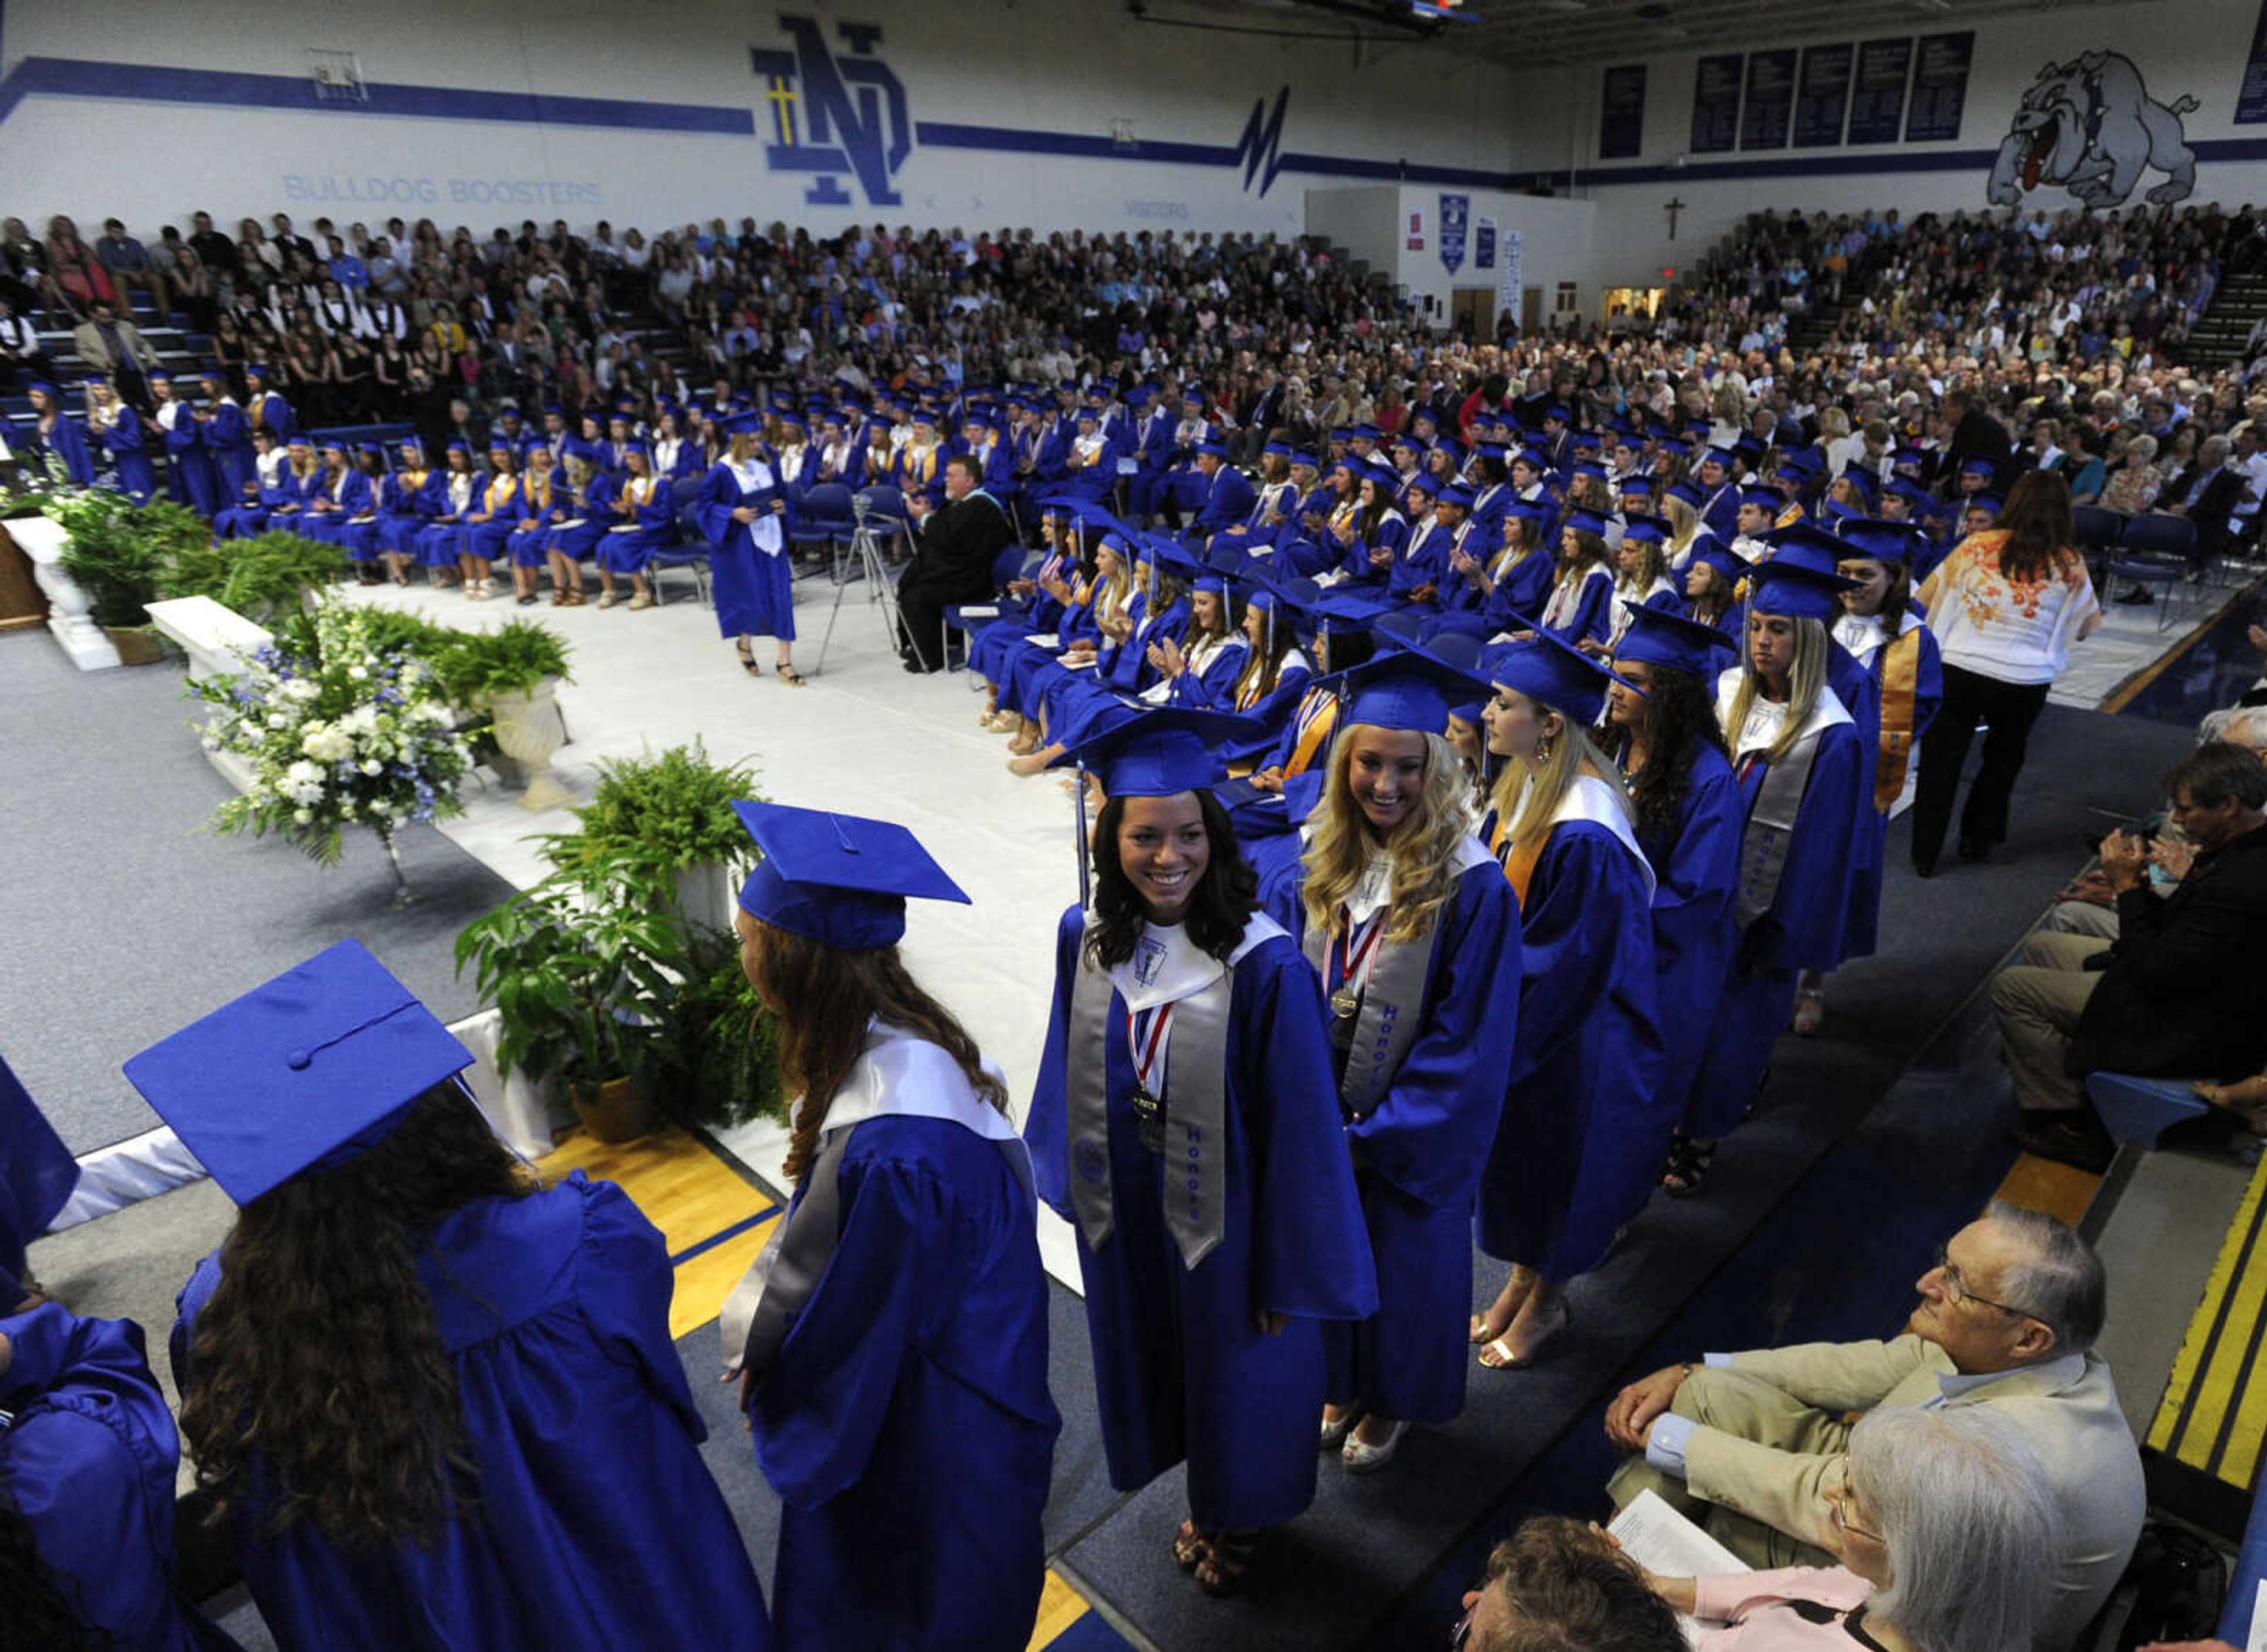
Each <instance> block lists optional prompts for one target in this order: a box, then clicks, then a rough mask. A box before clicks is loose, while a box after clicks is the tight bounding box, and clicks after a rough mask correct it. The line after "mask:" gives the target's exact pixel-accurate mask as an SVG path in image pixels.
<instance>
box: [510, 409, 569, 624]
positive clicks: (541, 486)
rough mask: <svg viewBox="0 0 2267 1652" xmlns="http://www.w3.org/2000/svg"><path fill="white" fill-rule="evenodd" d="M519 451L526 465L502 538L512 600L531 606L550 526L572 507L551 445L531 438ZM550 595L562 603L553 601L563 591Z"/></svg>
mask: <svg viewBox="0 0 2267 1652" xmlns="http://www.w3.org/2000/svg"><path fill="white" fill-rule="evenodd" d="M522 451H523V452H525V454H526V459H525V461H524V463H525V466H526V468H525V473H524V474H522V475H521V477H520V479H519V497H518V499H517V502H516V504H517V509H516V510H514V511H513V513H512V521H511V532H510V536H509V537H508V538H507V539H506V540H504V552H505V554H507V555H508V556H509V557H510V559H511V586H512V596H513V599H514V601H515V602H516V603H517V605H518V606H520V607H523V608H532V607H533V606H535V604H536V602H537V600H538V598H539V591H538V590H537V586H538V585H539V584H540V583H541V581H542V578H543V569H544V565H545V563H546V562H547V561H548V560H549V558H548V556H547V554H546V552H545V550H544V543H545V541H546V540H548V539H549V538H550V535H551V530H552V528H553V527H554V526H555V525H558V524H559V523H561V522H563V521H565V520H566V519H567V516H568V513H569V511H570V510H572V509H573V508H574V506H573V502H572V500H571V499H570V498H569V495H568V491H567V488H565V486H564V485H563V484H562V483H561V480H560V476H559V473H558V469H557V467H556V466H554V464H553V462H552V459H551V450H550V448H548V447H547V446H546V445H545V444H543V443H541V442H539V441H535V440H532V439H531V440H530V441H528V442H527V443H526V444H525V447H524V448H523V450H522ZM552 594H553V597H554V606H565V605H564V604H563V603H558V602H557V601H556V600H555V599H556V598H558V597H559V596H561V595H562V594H563V591H554V592H553V593H552Z"/></svg>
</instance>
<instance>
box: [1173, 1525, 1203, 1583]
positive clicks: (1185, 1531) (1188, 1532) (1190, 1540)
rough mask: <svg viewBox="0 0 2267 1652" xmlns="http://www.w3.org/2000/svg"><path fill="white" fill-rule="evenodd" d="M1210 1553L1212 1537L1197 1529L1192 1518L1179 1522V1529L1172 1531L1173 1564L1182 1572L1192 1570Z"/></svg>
mask: <svg viewBox="0 0 2267 1652" xmlns="http://www.w3.org/2000/svg"><path fill="white" fill-rule="evenodd" d="M1210 1553H1212V1539H1211V1538H1208V1537H1207V1536H1206V1535H1205V1534H1204V1533H1203V1532H1201V1531H1198V1530H1197V1523H1196V1522H1195V1521H1193V1520H1184V1521H1182V1522H1181V1529H1180V1530H1179V1531H1176V1532H1175V1533H1173V1564H1174V1565H1176V1566H1178V1567H1179V1568H1181V1570H1183V1571H1184V1572H1193V1571H1195V1570H1196V1569H1197V1567H1198V1565H1199V1563H1200V1562H1201V1561H1202V1560H1204V1559H1205V1558H1206V1557H1207V1555H1209V1554H1210Z"/></svg>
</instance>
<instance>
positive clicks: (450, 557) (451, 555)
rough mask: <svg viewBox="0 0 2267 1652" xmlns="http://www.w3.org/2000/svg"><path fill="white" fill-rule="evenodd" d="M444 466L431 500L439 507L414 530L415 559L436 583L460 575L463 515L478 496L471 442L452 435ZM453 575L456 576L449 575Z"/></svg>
mask: <svg viewBox="0 0 2267 1652" xmlns="http://www.w3.org/2000/svg"><path fill="white" fill-rule="evenodd" d="M435 488H436V498H435V501H434V503H436V504H437V505H438V506H439V507H440V509H438V510H436V511H435V512H434V513H433V514H432V516H431V517H429V518H427V521H426V525H425V526H423V527H422V528H420V529H419V530H418V531H417V560H418V561H420V562H422V563H424V564H425V571H426V577H427V578H428V579H429V580H430V581H431V582H432V584H435V585H436V586H440V585H447V584H455V583H456V579H460V578H462V577H463V569H464V562H463V560H462V553H463V548H464V537H465V518H466V516H467V515H468V514H469V513H470V512H471V511H472V510H473V506H474V504H475V503H477V502H478V500H479V498H480V490H481V474H480V473H479V472H478V471H476V470H474V469H473V449H472V444H470V443H468V442H465V441H462V440H458V439H452V440H451V442H450V444H449V447H448V455H447V458H446V459H445V460H444V469H443V470H442V471H441V472H440V474H439V475H438V477H437V479H436V482H435ZM451 575H454V576H456V578H451V577H449V576H451Z"/></svg>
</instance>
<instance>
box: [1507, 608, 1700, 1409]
mask: <svg viewBox="0 0 2267 1652" xmlns="http://www.w3.org/2000/svg"><path fill="white" fill-rule="evenodd" d="M1478 672H1479V675H1481V676H1482V677H1484V678H1486V679H1487V681H1488V682H1489V683H1490V685H1491V686H1493V689H1494V694H1493V698H1492V699H1491V700H1490V701H1488V704H1487V707H1486V710H1485V712H1484V714H1483V716H1484V719H1485V722H1486V728H1487V749H1488V753H1489V754H1490V755H1491V756H1493V757H1495V758H1498V759H1501V760H1503V767H1502V771H1501V772H1500V774H1499V775H1497V777H1496V782H1495V788H1494V792H1493V797H1492V799H1491V801H1492V803H1493V808H1492V810H1491V811H1490V814H1489V817H1488V819H1487V821H1486V824H1485V825H1484V826H1483V827H1482V838H1483V841H1485V842H1486V845H1487V847H1488V850H1489V853H1490V854H1491V855H1493V856H1494V858H1495V860H1496V862H1497V863H1498V864H1499V865H1500V867H1501V869H1502V874H1503V877H1504V878H1505V879H1506V880H1507V881H1508V884H1509V885H1510V887H1511V891H1512V892H1513V894H1514V895H1515V896H1516V897H1517V899H1518V903H1519V914H1520V918H1519V921H1520V933H1521V936H1522V949H1521V953H1520V973H1521V982H1520V993H1519V1036H1518V1037H1517V1038H1516V1039H1515V1040H1514V1041H1513V1044H1512V1049H1511V1060H1510V1062H1509V1064H1508V1073H1507V1072H1505V1070H1504V1069H1503V1068H1498V1069H1497V1076H1498V1080H1499V1082H1500V1083H1503V1084H1504V1098H1503V1117H1502V1120H1501V1122H1500V1124H1499V1125H1498V1126H1497V1128H1496V1131H1495V1135H1494V1140H1493V1145H1492V1147H1491V1148H1490V1149H1489V1151H1488V1156H1487V1164H1486V1169H1485V1171H1483V1172H1482V1174H1481V1177H1480V1184H1479V1220H1478V1237H1479V1247H1480V1249H1481V1250H1483V1251H1485V1252H1487V1253H1488V1254H1489V1255H1490V1256H1493V1257H1495V1258H1497V1259H1500V1260H1502V1261H1506V1262H1509V1263H1511V1264H1512V1270H1511V1275H1510V1277H1509V1278H1508V1280H1507V1281H1505V1282H1504V1287H1503V1289H1502V1290H1501V1291H1500V1293H1498V1295H1497V1296H1496V1299H1495V1301H1494V1303H1493V1304H1491V1306H1490V1307H1489V1309H1488V1311H1487V1312H1486V1314H1484V1315H1480V1316H1477V1317H1475V1318H1474V1320H1473V1322H1472V1325H1471V1340H1473V1341H1475V1342H1477V1343H1479V1344H1481V1345H1482V1347H1481V1348H1480V1353H1479V1360H1480V1363H1481V1364H1483V1365H1486V1366H1487V1367H1489V1368H1490V1369H1508V1368H1515V1367H1518V1366H1522V1365H1526V1364H1530V1363H1531V1362H1533V1361H1535V1360H1536V1359H1537V1358H1538V1357H1540V1356H1541V1355H1542V1354H1543V1351H1544V1349H1545V1348H1546V1347H1549V1346H1550V1345H1551V1344H1552V1342H1554V1341H1555V1340H1557V1339H1558V1338H1559V1335H1560V1334H1561V1333H1563V1332H1564V1331H1565V1330H1566V1326H1567V1325H1568V1324H1569V1323H1570V1322H1571V1318H1572V1316H1571V1311H1570V1310H1569V1309H1568V1306H1567V1303H1566V1294H1565V1293H1566V1284H1567V1282H1568V1281H1570V1280H1572V1279H1574V1277H1575V1276H1576V1275H1577V1274H1584V1273H1587V1272H1588V1271H1589V1270H1590V1269H1591V1268H1593V1267H1596V1266H1597V1265H1598V1263H1599V1261H1600V1260H1601V1259H1603V1257H1604V1255H1605V1253H1606V1249H1607V1247H1608V1246H1609V1245H1611V1244H1612V1242H1613V1235H1614V1230H1615V1229H1617V1228H1618V1227H1619V1226H1621V1225H1622V1224H1623V1223H1624V1222H1627V1221H1628V1220H1629V1219H1630V1218H1631V1217H1632V1216H1634V1215H1636V1214H1637V1212H1638V1211H1639V1209H1640V1208H1643V1206H1644V1204H1645V1201H1646V1199H1647V1197H1648V1196H1649V1195H1650V1194H1651V1193H1652V1191H1653V1185H1654V1179H1655V1178H1657V1177H1658V1175H1659V1173H1660V1169H1661V1164H1662V1155H1663V1154H1664V1153H1665V1152H1666V1151H1667V1149H1668V1146H1669V1130H1670V1128H1671V1127H1672V1126H1673V1125H1674V1124H1675V1122H1676V1120H1674V1119H1673V1118H1671V1117H1669V1116H1666V1115H1664V1114H1663V1112H1662V1110H1661V1107H1660V1104H1659V1101H1658V1092H1659V1087H1660V1082H1661V1070H1662V1036H1661V1010H1660V1003H1659V1000H1658V998H1657V996H1656V988H1655V983H1654V957H1653V919H1652V906H1653V892H1654V875H1653V866H1652V863H1651V862H1649V861H1648V860H1647V858H1646V855H1645V850H1644V848H1643V847H1642V846H1641V845H1640V843H1639V842H1638V840H1637V831H1636V826H1635V822H1634V819H1633V818H1632V813H1631V810H1630V806H1629V798H1628V796H1627V795H1626V793H1625V791H1624V790H1623V788H1622V783H1621V776H1620V774H1619V772H1618V770H1616V769H1615V767H1614V766H1613V763H1612V761H1611V760H1610V759H1609V758H1607V757H1606V756H1605V755H1604V754H1603V753H1601V752H1600V751H1599V750H1598V749H1597V747H1596V745H1594V744H1593V743H1592V742H1591V739H1590V735H1589V731H1590V730H1591V728H1592V727H1593V726H1595V725H1596V723H1597V720H1598V714H1599V713H1600V711H1601V710H1603V708H1604V705H1605V698H1606V689H1607V687H1608V686H1609V685H1610V683H1612V682H1613V681H1614V679H1613V677H1612V675H1611V673H1610V672H1608V671H1607V670H1606V669H1605V668H1604V667H1603V666H1602V665H1601V664H1598V663H1597V662H1596V660H1594V659H1592V658H1590V657H1588V655H1586V654H1583V653H1581V652H1580V651H1579V650H1574V649H1572V648H1569V647H1567V646H1566V644H1564V643H1562V642H1559V640H1558V639H1557V638H1555V637H1553V636H1552V635H1549V634H1548V633H1544V634H1543V635H1539V636H1537V638H1536V639H1535V641H1533V642H1515V643H1508V644H1500V645H1497V646H1495V647H1492V648H1490V649H1489V650H1487V651H1486V653H1485V654H1483V655H1482V656H1481V657H1480V662H1479V667H1478Z"/></svg>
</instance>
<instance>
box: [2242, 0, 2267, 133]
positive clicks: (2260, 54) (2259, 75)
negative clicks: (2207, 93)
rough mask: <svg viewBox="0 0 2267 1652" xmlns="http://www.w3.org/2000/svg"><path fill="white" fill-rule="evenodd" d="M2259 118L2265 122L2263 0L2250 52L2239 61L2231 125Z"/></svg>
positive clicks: (2266, 23)
mask: <svg viewBox="0 0 2267 1652" xmlns="http://www.w3.org/2000/svg"><path fill="white" fill-rule="evenodd" d="M2261 121H2267V0H2261V4H2260V7H2259V21H2258V23H2257V24H2256V26H2254V27H2253V28H2252V31H2251V55H2249V56H2248V57H2246V58H2245V59H2244V60H2243V85H2242V88H2241V90H2240V91H2238V92H2236V94H2235V124H2236V125H2238V126H2257V125H2258V124H2259V123H2260V122H2261Z"/></svg>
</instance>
